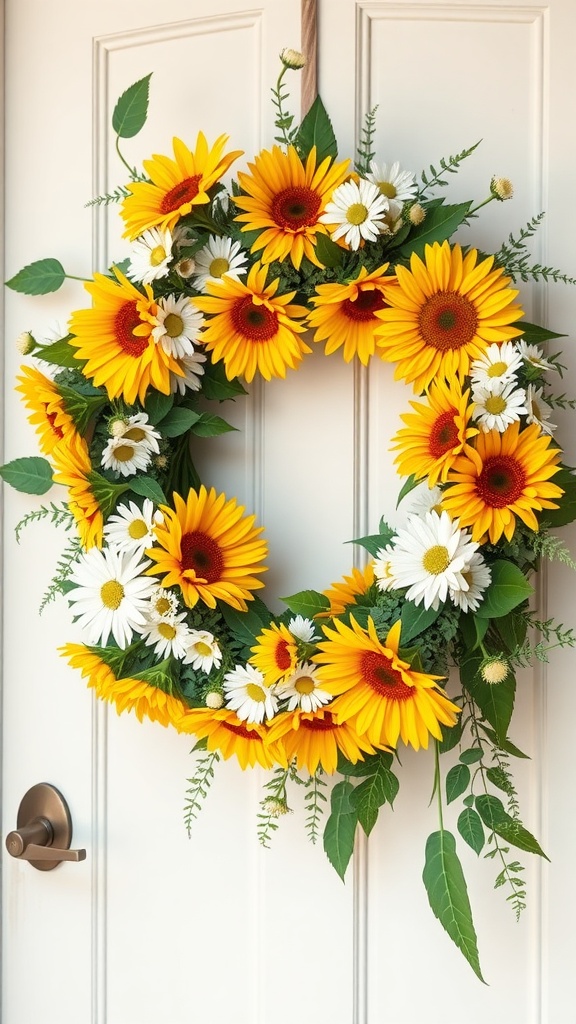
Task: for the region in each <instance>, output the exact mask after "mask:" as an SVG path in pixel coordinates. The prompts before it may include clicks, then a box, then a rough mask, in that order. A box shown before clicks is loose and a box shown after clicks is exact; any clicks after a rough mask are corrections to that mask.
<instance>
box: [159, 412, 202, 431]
mask: <svg viewBox="0 0 576 1024" xmlns="http://www.w3.org/2000/svg"><path fill="white" fill-rule="evenodd" d="M199 419H200V413H199V412H194V410H193V409H184V408H182V406H176V407H174V408H173V409H170V412H169V413H167V414H166V416H164V419H162V420H160V422H159V423H157V424H156V426H157V428H158V430H159V431H160V433H161V434H162V435H163V436H164V437H180V435H181V434H186V433H187V431H189V430H190V428H191V427H192V426H193V424H195V423H197V422H198V420H199Z"/></svg>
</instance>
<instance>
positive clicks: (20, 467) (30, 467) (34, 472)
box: [0, 455, 52, 494]
mask: <svg viewBox="0 0 576 1024" xmlns="http://www.w3.org/2000/svg"><path fill="white" fill-rule="evenodd" d="M0 476H1V477H2V479H3V480H5V481H6V483H7V484H10V486H11V487H13V488H14V490H16V491H23V492H24V493H25V494H46V491H49V490H50V488H51V487H52V467H51V466H50V463H49V462H48V461H47V460H46V459H41V458H40V457H39V456H38V455H31V456H29V457H24V458H22V459H13V461H12V462H6V463H5V465H4V466H0Z"/></svg>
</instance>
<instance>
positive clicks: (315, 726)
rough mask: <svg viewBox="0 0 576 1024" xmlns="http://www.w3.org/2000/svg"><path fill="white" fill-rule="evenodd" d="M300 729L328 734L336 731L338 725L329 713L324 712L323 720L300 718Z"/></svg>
mask: <svg viewBox="0 0 576 1024" xmlns="http://www.w3.org/2000/svg"><path fill="white" fill-rule="evenodd" d="M300 728H301V729H310V730H311V731H312V732H329V731H330V730H332V729H337V728H338V723H337V722H335V721H334V716H333V715H332V714H331V713H330V712H329V711H325V712H324V718H301V719H300Z"/></svg>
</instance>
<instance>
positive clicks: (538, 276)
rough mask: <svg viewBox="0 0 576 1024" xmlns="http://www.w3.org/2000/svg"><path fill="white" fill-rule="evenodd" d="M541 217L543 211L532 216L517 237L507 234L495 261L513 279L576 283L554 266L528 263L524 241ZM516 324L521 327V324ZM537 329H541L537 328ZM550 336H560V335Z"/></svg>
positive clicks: (539, 222) (532, 233) (495, 255)
mask: <svg viewBox="0 0 576 1024" xmlns="http://www.w3.org/2000/svg"><path fill="white" fill-rule="evenodd" d="M543 218H544V213H539V214H537V215H536V216H535V217H532V219H531V220H529V221H528V223H527V224H526V226H525V227H524V228H522V230H521V231H520V234H519V236H518V238H515V237H514V235H512V234H510V235H508V242H507V243H506V242H504V243H503V244H502V245H501V246H500V248H499V250H498V252H496V253H495V254H494V260H495V263H497V264H499V265H500V266H502V267H504V269H505V270H506V273H507V274H509V275H510V277H511V278H512V280H513V281H516V280H517V279H518V278H520V280H521V281H530V280H533V281H539V280H543V281H546V282H547V281H555V282H559V281H561V282H562V283H563V284H576V278H573V277H568V275H567V274H563V273H562V272H561V271H560V270H556V269H555V268H554V267H546V266H542V264H541V263H532V264H530V263H529V258H530V257H529V255H528V252H527V247H526V241H527V239H528V238H531V237H532V236H533V235H534V234H535V233H536V231H537V230H538V227H539V226H540V224H541V222H542V220H543ZM518 326H519V327H521V326H522V324H519V325H518ZM538 330H541V329H540V328H539V329H538ZM551 336H552V337H560V335H551ZM527 340H528V338H527ZM530 340H531V339H530Z"/></svg>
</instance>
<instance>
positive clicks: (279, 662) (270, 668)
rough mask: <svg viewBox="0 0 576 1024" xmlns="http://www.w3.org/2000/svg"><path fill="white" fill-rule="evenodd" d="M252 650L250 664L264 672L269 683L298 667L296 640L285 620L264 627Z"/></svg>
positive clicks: (275, 681)
mask: <svg viewBox="0 0 576 1024" xmlns="http://www.w3.org/2000/svg"><path fill="white" fill-rule="evenodd" d="M250 651H251V654H252V657H251V658H250V664H251V665H254V666H255V667H256V668H257V669H258V670H259V671H260V672H262V674H263V675H264V677H265V679H266V683H267V685H272V684H273V683H277V682H278V681H279V680H280V679H284V678H285V677H286V676H288V675H292V673H293V672H294V670H295V668H296V664H297V661H298V651H297V646H296V641H295V639H294V637H293V636H292V634H291V632H290V630H289V629H288V628H287V626H285V625H284V623H283V622H272V623H271V625H270V627H269V628H268V627H267V628H265V629H263V630H262V632H261V633H260V635H259V636H257V637H256V644H255V646H254V647H251V648H250Z"/></svg>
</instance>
